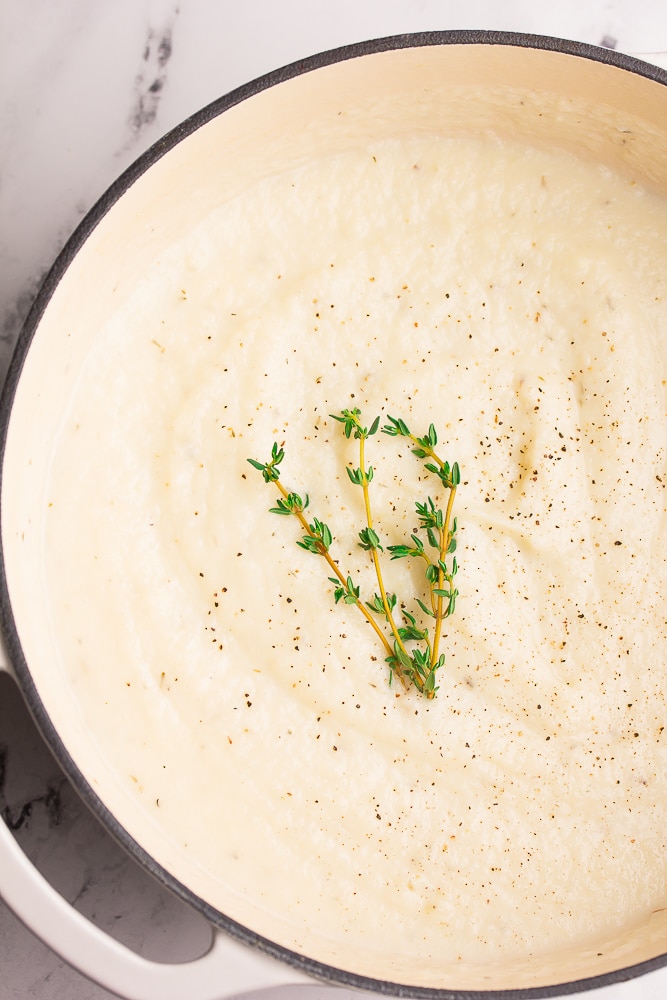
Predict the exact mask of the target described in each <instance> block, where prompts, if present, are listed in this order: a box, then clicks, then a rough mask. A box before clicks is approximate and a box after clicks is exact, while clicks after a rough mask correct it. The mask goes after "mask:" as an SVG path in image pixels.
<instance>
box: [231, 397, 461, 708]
mask: <svg viewBox="0 0 667 1000" xmlns="http://www.w3.org/2000/svg"><path fill="white" fill-rule="evenodd" d="M330 416H331V417H332V418H333V419H334V420H336V421H338V422H339V423H341V424H342V425H343V433H344V434H345V437H346V438H348V439H349V438H353V439H354V440H356V441H358V442H359V450H358V454H359V465H358V466H357V468H352V467H350V466H346V471H347V474H348V476H349V478H350V481H351V482H352V483H353V485H355V486H358V487H360V489H361V491H362V496H363V505H364V512H365V521H366V523H365V526H364V527H363V528H362V529H361V530H360V531H359V534H358V539H359V540H358V545H359V547H360V548H361V549H362V550H364V551H365V552H368V553H369V555H370V559H371V562H372V564H373V568H374V571H375V578H376V581H377V586H378V592H376V593H375V594H374V595H373V598H372V600H370V601H365V600H363V599H362V597H361V587H360V586H359V585H358V584H356V583H355V582H354V580H353V579H352V577H351V576H350V575H349V574H345V573H343V571H342V570H341V569H340V567H339V565H338V563H337V562H336V560H335V559H334V558H333V557H332V555H331V552H330V549H331V545H332V543H333V536H332V533H331V530H330V528H329V527H328V525H327V524H325V523H323V522H322V521H320V520H319V519H318V518H315V517H314V518H313V520H312V521H309V520H308V518H307V517H306V515H305V513H304V511H305V510H306V509H307V507H308V506H309V498H308V495H305V496H304V497H303V498H302V497H301V496H300V495H299V494H298V493H294V492H290V491H288V490H287V489H286V488H285V487H284V486H283V484H282V483H281V482H280V471H279V468H278V467H279V466H280V464H281V462H282V461H283V458H284V456H285V452H284V449H283V448H282V447H281V446H279V445H278V443H277V442H275V443H274V445H273V448H272V451H271V458H270V459H269V461H268V462H258V461H257V460H256V459H252V458H250V459H248V461H249V462H250V464H251V465H252V466H253V467H254V468H256V469H258V470H259V471H260V472H261V473H262V475H263V477H264V481H265V482H266V483H274V484H275V485H276V487H277V489H278V491H279V493H280V496H279V498H278V501H277V505H276V506H275V507H272V508H270V510H271V513H274V514H279V515H292V516H295V517H296V518H297V520H298V521H299V523H300V525H301V528H302V529H303V535H302V537H301V538H300V539H298V541H297V545H299V546H300V547H301V548H303V549H305V550H306V551H308V552H312V553H313V554H314V555H319V556H322V557H323V558H324V559H325V561H326V562H327V564H328V566H329V567H330V569H331V570H332V571H333V573H334V576H330V577H329V581H330V582H331V583H332V584H333V585H334V600H335V602H336V604H338V603H339V601H342V602H343V603H344V604H349V605H355V606H356V607H357V608H358V609H359V610H360V612H361V613H362V614H363V616H364V617H365V618H366V620H367V621H368V622H369V623H370V625H371V626H372V627H373V629H374V630H375V632H376V634H377V635H378V638H379V639H380V641H381V643H382V645H383V647H384V650H385V653H386V656H385V660H386V662H387V663H388V664H389V668H390V674H389V681H390V683H391V680H392V679H393V677H394V676H395V677H397V678H398V679H399V680H400V682H401V683H402V684H403V686H404V687H406V688H407V687H409V685H410V684H413V685H414V686H415V687H416V688H417V690H418V691H420V692H421V693H422V694H424V695H425V696H426V697H427V698H433V697H434V696H435V693H436V691H437V690H438V686H437V685H436V674H437V671H438V670H440V669H441V668H442V666H443V665H444V663H445V654H444V653H441V652H440V646H441V642H442V627H443V623H444V621H445V619H446V618H448V617H449V616H450V615H452V614H453V613H454V609H455V607H456V598H457V597H458V590H457V589H456V586H455V584H454V577H455V576H456V574H457V572H458V564H457V560H456V556H455V555H454V552H455V551H456V530H457V523H456V518H455V517H453V516H452V512H453V507H454V498H455V496H456V490H457V487H458V486H459V484H460V482H461V473H460V469H459V466H458V463H457V462H454V463H453V465H451V466H450V464H449V463H448V462H445V461H443V460H442V459H441V458H440V457H439V456H438V454H437V453H436V451H435V448H436V445H437V444H438V436H437V432H436V429H435V426H434V425H433V424H431V425H430V427H429V429H428V432H427V433H426V434H425V435H424V436H423V437H418V436H416V435H414V434H412V432H411V431H410V429H409V428H408V426H407V424H406V423H405V421H404V420H402V419H400V418H396V417H391V416H388V417H387V419H388V421H389V422H388V423H387V424H386V425H385V426H384V427H382V432H383V433H384V434H387V435H389V436H390V437H405V438H408V439H409V440H410V441H411V442H412V443H413V445H414V447H413V448H412V452H413V454H414V455H415V456H416V457H417V458H420V459H423V460H425V468H426V469H427V471H428V472H430V473H431V474H432V475H434V476H435V477H436V478H437V480H438V481H439V484H440V486H441V487H442V488H444V489H445V490H446V491H447V503H446V507H445V510H444V512H443V510H442V509H441V508H440V507H438V506H437V505H436V502H435V500H434V499H433V498H432V497H431V496H428V497H426V500H425V501H424V502H423V503H421V502H419V501H417V502H416V503H415V512H416V514H417V520H418V522H419V526H418V527H417V528H416V529H415V531H414V532H413V533H412V534H411V535H410V543H408V542H404V543H401V544H397V545H387V546H386V551H387V552H389V553H390V559H392V560H395V559H404V558H417V559H421V560H422V561H423V562H424V563H425V570H424V576H425V581H426V590H427V593H425V594H424V596H425V597H426V598H427V600H426V601H425V600H423V599H422V598H421V597H419V596H415V598H414V600H415V602H416V604H417V605H418V607H419V609H420V610H421V612H422V613H423V615H425V616H426V619H427V624H426V625H425V626H423V624H421V623H418V621H417V617H416V615H414V614H413V613H412V612H411V611H409V610H408V609H407V606H406V604H405V603H404V602H403V601H399V600H398V597H397V595H396V594H394V593H390V592H388V591H387V589H386V587H385V583H384V578H383V573H382V562H381V559H380V555H381V553H383V552H384V551H385V546H384V545H383V544H382V540H381V536H380V534H379V533H378V531H377V529H376V527H375V523H374V517H373V509H372V506H371V495H370V484H371V483H372V481H373V474H374V470H373V466H372V465H368V466H367V465H366V441H367V440H368V439H369V438H371V437H373V436H374V435H375V434H376V433H377V432H378V430H379V429H380V418H379V417H376V418H375V420H374V421H373V423H372V424H371V425H370V427H366V426H365V425H364V423H363V421H362V419H361V411H360V410H359V409H357V408H356V407H355V408H354V409H351V410H350V409H345V410H341V412H340V413H338V414H333V413H332V414H330ZM420 531H421V532H422V533H423V534H424V535H425V536H426V541H427V542H428V547H429V548H428V549H427V547H426V544H425V541H424V539H423V538H422V537H421V536H420V534H419V532H420ZM430 550H434V551H433V554H432V553H431V551H430ZM450 556H451V559H449V558H448V557H450ZM397 608H399V609H400V614H401V618H402V621H401V622H397V619H396V615H395V612H396V609H397ZM382 620H384V622H385V623H386V624H385V626H384V628H383V627H382V626H381V625H380V621H382ZM429 620H430V622H429Z"/></svg>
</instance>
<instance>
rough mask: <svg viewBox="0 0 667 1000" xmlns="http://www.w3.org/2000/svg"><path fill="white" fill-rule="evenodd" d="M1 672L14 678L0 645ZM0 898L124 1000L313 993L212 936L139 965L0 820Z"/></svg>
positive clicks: (251, 952)
mask: <svg viewBox="0 0 667 1000" xmlns="http://www.w3.org/2000/svg"><path fill="white" fill-rule="evenodd" d="M0 670H6V671H7V672H8V673H10V674H11V673H12V671H11V669H10V668H9V667H8V664H7V658H6V656H5V655H4V649H2V643H0ZM0 897H2V898H3V899H4V901H5V902H6V903H7V905H8V906H9V908H10V909H11V910H13V911H14V913H15V914H16V916H17V917H18V918H19V920H21V921H22V922H23V923H24V924H25V925H26V927H27V928H28V929H29V930H30V931H32V932H33V934H36V935H37V937H39V938H40V939H41V940H42V941H43V942H44V943H45V944H46V945H47V946H48V947H49V948H51V949H52V950H53V951H54V952H56V954H58V955H60V957H61V958H63V959H64V960H65V961H66V962H67V963H68V964H69V965H71V966H72V967H73V968H75V969H77V970H78V971H79V972H81V973H82V974H83V975H84V976H87V977H88V978H89V979H92V980H93V982H96V983H97V984H98V985H99V986H102V987H104V988H105V989H107V990H110V991H111V992H112V993H116V994H118V996H121V997H124V998H125V1000H183V998H184V997H188V998H189V1000H190V998H191V1000H226V998H228V997H231V996H233V995H234V994H239V993H245V992H248V991H251V990H259V989H267V988H269V987H274V986H297V985H301V986H303V985H311V986H312V985H314V982H315V981H314V980H313V979H311V978H310V977H307V976H306V975H304V974H303V973H301V972H299V971H297V970H296V969H292V968H290V967H289V966H287V965H283V964H282V963H280V962H278V961H277V960H276V959H273V958H271V957H270V956H268V955H265V954H263V953H262V952H260V951H258V950H256V949H254V948H250V947H248V946H246V945H244V944H241V943H240V942H238V941H236V940H234V939H233V938H231V937H230V936H229V935H227V934H224V933H222V932H221V931H217V930H216V931H214V934H213V943H212V945H211V948H210V950H209V951H208V952H207V953H206V954H205V955H203V956H202V957H201V958H197V959H195V960H194V961H191V962H184V963H182V964H178V965H174V964H163V963H161V962H153V961H149V960H148V959H145V958H142V957H141V956H139V955H137V954H136V953H135V952H133V951H131V950H130V949H129V948H126V947H125V945H122V944H120V943H119V942H118V941H116V940H115V939H114V938H111V937H109V935H108V934H106V933H105V932H104V931H103V930H101V929H100V928H98V927H97V926H96V925H95V924H93V923H91V922H90V921H89V920H88V919H87V918H86V917H84V916H83V914H81V913H79V912H78V910H75V909H74V907H73V906H71V905H70V904H69V903H68V902H67V901H66V900H65V899H64V898H63V897H62V896H61V895H60V893H58V892H56V890H55V889H54V888H53V887H52V886H51V885H50V884H49V883H48V882H47V880H46V879H45V878H44V877H43V876H42V875H41V873H40V872H38V871H37V869H36V868H35V867H34V865H33V864H32V863H31V861H30V860H29V859H28V858H27V857H26V855H25V854H24V853H23V851H22V850H21V848H20V846H19V845H18V843H17V842H16V840H15V838H14V836H13V835H12V833H11V831H10V830H9V828H8V827H7V825H6V823H4V822H3V821H2V820H0Z"/></svg>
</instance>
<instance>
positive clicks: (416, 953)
mask: <svg viewBox="0 0 667 1000" xmlns="http://www.w3.org/2000/svg"><path fill="white" fill-rule="evenodd" d="M666 293H667V204H666V203H665V200H664V199H663V198H660V197H658V196H657V195H655V194H652V193H651V192H649V191H647V190H645V189H643V188H641V187H640V186H639V185H637V184H635V183H634V182H633V181H632V179H631V177H624V178H621V177H618V176H615V175H613V174H611V173H610V172H608V171H607V170H605V169H603V168H602V167H599V166H597V165H594V164H586V163H582V162H579V161H578V160H576V159H574V158H572V157H570V156H569V155H568V154H565V153H563V154H560V153H548V152H546V151H541V150H537V149H530V148H527V147H526V146H524V145H521V146H519V145H517V146H516V147H515V146H513V145H512V144H506V143H501V142H500V141H496V140H494V139H493V138H480V139H479V140H474V139H467V140H466V139H460V140H451V141H450V140H446V139H440V138H435V137H430V138H429V137H424V138H421V139H414V140H410V141H408V140H395V141H386V142H383V143H378V144H374V145H373V146H372V147H369V148H364V149H360V150H358V151H356V152H349V153H346V154H345V155H342V156H340V157H337V158H331V159H329V160H326V161H324V162H319V163H317V164H316V165H311V166H305V167H302V168H300V169H299V170H297V171H294V172H292V173H289V174H288V175H281V176H276V177H273V178H271V179H269V180H266V181H263V182H261V183H259V184H255V185H254V186H253V187H252V188H251V189H250V190H249V191H248V192H246V194H245V195H244V196H242V197H239V198H237V199H235V200H233V201H231V202H229V203H227V204H224V205H222V206H221V207H220V208H219V209H218V210H217V211H216V212H215V213H214V214H213V215H211V216H210V217H209V218H207V220H206V221H205V223H204V224H202V225H200V226H198V227H197V228H196V230H195V231H194V232H193V233H192V234H191V236H190V237H189V238H188V239H187V240H186V241H184V242H183V243H181V244H179V245H177V246H174V247H172V248H171V249H170V250H169V251H168V252H165V254H164V255H163V256H162V257H161V258H160V259H159V260H157V261H156V262H155V266H154V268H153V269H152V271H151V272H150V273H149V274H147V275H146V278H145V281H144V282H143V284H142V286H141V287H140V288H139V290H138V292H137V293H136V295H135V296H134V297H133V299H132V301H131V302H129V303H127V304H125V305H123V306H122V307H121V308H120V309H119V310H118V312H117V313H116V314H115V315H114V316H113V317H112V318H111V319H110V320H109V322H108V325H107V326H106V328H105V329H103V330H101V331H99V333H98V334H97V335H96V336H95V338H94V346H93V348H92V349H91V353H90V356H89V358H88V361H87V365H86V368H85V373H84V377H82V378H81V380H80V384H79V387H78V390H77V392H76V394H75V396H74V398H73V400H72V404H71V407H70V409H69V412H68V413H67V417H66V420H65V422H64V423H63V426H62V429H61V433H60V436H59V445H58V449H57V452H56V454H55V456H54V461H53V469H52V477H51V482H50V487H49V488H50V494H49V497H48V503H49V504H50V508H49V516H50V520H49V529H48V538H47V542H48V560H49V561H48V572H49V579H50V587H51V617H52V623H53V624H52V627H53V630H54V632H55V633H56V634H57V636H58V643H59V648H60V662H59V663H56V664H54V670H58V671H61V672H62V673H63V675H66V676H67V678H68V683H69V684H71V686H72V690H73V691H74V692H75V694H76V698H77V699H78V711H79V713H80V718H81V721H82V725H87V724H88V723H92V720H94V725H95V727H96V733H97V735H96V740H97V744H98V746H99V750H100V759H106V760H107V761H108V762H111V763H109V764H108V767H109V769H110V770H111V771H112V772H113V774H114V775H115V780H116V783H117V785H118V786H119V787H120V788H122V789H123V794H126V795H128V796H132V797H134V798H136V799H137V800H139V801H140V802H141V807H142V810H143V812H144V814H146V815H147V816H148V817H149V819H148V820H147V822H148V823H149V825H150V827H151V829H152V830H153V831H154V834H153V835H152V836H153V840H152V843H153V846H154V853H155V855H156V857H157V859H158V861H160V862H161V863H162V864H164V865H165V867H167V868H169V869H170V870H172V871H174V872H175V874H176V875H177V876H178V877H180V878H182V879H183V880H184V881H186V882H187V883H188V884H189V885H190V886H191V887H192V888H193V889H194V891H196V892H197V893H198V894H199V895H200V896H202V897H203V898H205V899H206V901H207V902H209V903H210V904H212V905H213V906H214V907H217V908H219V909H222V910H223V911H224V912H226V913H228V914H229V915H230V916H232V917H234V918H236V919H239V920H241V921H248V922H250V921H254V922H255V924H256V925H257V926H258V928H259V930H260V932H261V933H266V934H267V935H268V936H273V937H274V938H275V939H277V940H279V941H280V943H282V944H285V945H287V946H288V947H290V948H294V949H295V950H297V951H304V952H306V953H309V952H310V951H311V950H312V942H313V941H314V940H315V939H316V938H317V940H318V941H325V942H328V945H327V948H328V951H326V958H327V960H330V961H332V962H335V963H337V964H339V965H342V966H343V967H345V964H346V962H347V955H348V954H349V953H350V948H351V947H352V946H354V948H355V949H357V950H362V951H364V952H365V953H367V954H368V955H369V956H370V958H369V959H368V962H367V963H366V966H365V967H364V965H363V962H360V960H359V957H358V955H355V960H354V964H355V968H357V970H358V971H361V972H362V973H363V972H370V973H371V974H374V975H378V974H379V973H382V978H387V979H391V978H399V977H400V975H401V974H402V970H403V968H408V967H413V966H415V965H416V966H418V967H419V966H421V967H423V968H424V969H425V970H428V969H429V968H430V967H431V966H434V967H435V965H436V964H437V965H438V966H439V967H442V966H443V965H444V964H446V963H450V962H451V963H476V962H481V963H486V962H492V961H494V960H496V959H498V958H499V957H501V956H502V957H503V958H508V959H517V960H518V959H522V958H525V957H527V956H535V955H540V954H543V953H545V952H547V951H549V950H551V949H563V948H568V947H570V946H571V945H573V944H574V943H576V942H582V941H583V942H584V943H585V942H587V941H589V942H591V947H592V948H594V947H595V941H597V940H598V939H603V938H605V937H612V936H613V935H614V934H615V933H616V932H620V931H621V930H622V929H623V928H626V927H628V926H631V925H633V924H635V923H639V922H640V921H643V920H644V919H645V918H647V916H648V915H649V914H650V913H651V912H652V911H654V910H656V909H658V908H660V907H662V906H664V905H666V900H665V876H666V870H665V864H666V859H667V852H666V850H665V837H666V831H667V787H666V785H667V774H666V772H665V744H666V743H667V735H666V734H665V732H664V726H665V723H666V720H667V711H666V708H665V681H666V674H667V668H666V656H665V633H666V630H667V567H666V559H665V553H666V551H667V546H666V541H667V540H666V538H665V527H666V524H665V486H666V485H667V462H666V447H667V419H666V399H665V378H666V373H665V360H664V359H665V338H666V337H667V300H666ZM353 406H357V407H359V409H360V410H361V411H362V415H363V417H364V419H365V421H366V423H367V424H370V423H371V422H372V420H373V419H374V417H375V416H380V418H381V422H382V423H385V422H386V417H387V415H392V416H395V417H400V418H402V419H403V420H405V421H406V423H407V424H409V426H410V428H411V429H412V430H413V431H414V432H415V433H417V434H419V435H422V434H425V433H426V431H427V428H428V427H429V425H430V424H431V423H433V424H434V425H435V427H436V429H437V431H438V435H439V444H438V452H439V453H440V454H441V457H442V458H444V459H447V460H449V461H458V463H459V464H460V467H461V472H462V482H461V485H460V487H459V490H458V494H457V497H456V509H455V513H456V515H457V517H458V551H457V556H458V562H459V572H458V576H457V585H458V589H459V592H460V596H459V599H458V603H457V607H456V611H455V614H454V615H453V616H452V617H451V618H449V619H448V620H447V621H446V622H445V626H444V629H443V639H442V645H441V649H442V651H443V652H444V653H445V656H446V662H445V665H444V666H443V667H442V669H441V670H440V672H439V674H438V681H439V690H438V692H437V696H436V697H435V698H434V699H433V700H431V701H429V700H427V699H425V698H424V697H422V696H421V695H420V694H419V693H418V692H416V691H415V690H414V688H412V689H410V690H408V691H405V690H404V689H403V688H402V687H401V685H400V684H397V683H394V684H392V685H391V686H390V685H389V683H388V670H387V666H386V664H385V663H384V656H385V653H384V651H383V649H382V647H381V645H380V643H379V642H378V640H377V637H376V636H375V634H374V632H373V631H372V629H371V628H370V627H369V625H368V624H367V623H366V622H365V621H364V619H363V618H362V616H361V615H360V614H359V612H358V610H357V609H356V608H354V607H352V606H345V605H343V604H342V603H339V604H338V605H336V604H335V603H334V598H333V588H332V585H331V584H330V583H329V582H328V580H327V577H328V576H329V575H330V573H329V572H328V570H327V567H326V566H325V565H324V562H323V560H322V559H321V558H319V557H317V556H313V555H311V554H309V553H308V552H305V551H303V549H301V548H299V547H298V546H297V545H296V541H297V539H298V538H299V537H300V534H301V533H300V530H299V526H298V524H297V523H296V521H295V520H294V519H292V518H280V517H277V516H276V515H275V514H272V513H269V510H268V508H269V507H271V506H274V505H275V502H276V499H277V493H276V491H275V488H274V487H272V486H270V485H266V484H265V483H264V482H263V481H262V477H261V475H260V474H259V473H258V472H257V471H256V470H254V469H253V468H251V466H250V465H249V464H248V461H247V459H248V458H256V459H259V460H262V461H265V460H266V459H267V458H268V456H269V455H270V451H271V446H272V444H273V442H274V441H277V442H278V443H279V444H283V445H284V448H285V459H284V461H283V464H282V466H281V469H282V481H283V482H284V483H285V486H286V487H288V488H289V489H294V490H296V491H298V492H301V493H302V494H305V493H307V494H308V495H309V497H310V508H309V513H311V512H312V514H313V515H314V516H317V517H319V518H321V519H322V520H325V521H326V522H327V523H328V524H329V526H330V528H331V530H332V533H333V536H334V542H333V545H332V554H333V555H334V557H335V558H336V559H337V560H338V561H339V562H340V565H341V569H342V570H343V571H344V572H345V573H347V572H350V573H351V574H352V575H353V576H354V578H355V580H356V581H357V582H358V583H359V584H360V585H361V587H362V594H363V596H365V597H366V598H367V599H369V600H370V599H372V596H373V592H374V590H375V589H377V588H376V584H375V581H374V577H373V570H372V566H371V564H370V561H369V557H368V554H367V553H365V552H364V551H362V550H361V549H360V548H359V546H358V545H357V533H358V531H359V530H360V528H362V527H363V524H364V521H363V508H362V505H361V494H360V491H359V489H358V487H356V486H354V485H353V484H352V483H351V482H350V479H349V477H348V475H347V474H346V471H345V467H346V466H352V467H355V466H356V465H357V464H358V458H357V452H356V447H357V446H356V443H355V442H354V440H352V439H350V440H346V438H345V436H344V435H343V433H342V430H341V426H340V425H339V424H337V423H336V422H335V421H334V420H332V418H331V417H330V414H332V413H337V412H339V411H340V410H341V409H342V408H345V407H353ZM367 459H368V463H369V464H372V465H373V467H374V470H375V475H374V479H373V483H372V499H373V503H374V513H375V520H376V526H377V529H378V531H379V532H381V535H382V539H383V541H384V543H385V544H397V543H400V542H402V541H404V540H406V539H409V536H410V533H411V532H412V531H414V529H415V528H416V526H417V519H416V515H415V506H414V505H415V501H424V499H425V497H426V495H428V494H429V493H430V494H432V495H434V496H438V494H437V490H436V488H435V485H434V482H433V479H432V477H430V476H429V474H428V473H427V472H425V471H424V467H423V462H420V461H419V460H418V459H417V458H415V457H414V456H412V455H411V454H410V452H409V448H408V447H407V446H406V443H405V442H403V441H401V440H400V439H392V438H390V437H387V436H385V435H381V434H378V435H376V436H375V437H373V438H372V439H371V440H370V441H369V442H368V444H367ZM439 498H440V500H441V501H442V493H440V494H439ZM417 563H418V560H413V561H409V562H408V561H396V562H391V563H389V562H386V563H385V565H386V577H387V584H388V586H389V587H390V589H392V590H395V591H396V592H397V593H399V595H400V596H401V597H402V598H404V599H405V600H406V603H407V606H408V608H409V609H410V610H412V611H414V612H415V614H418V613H419V609H418V606H417V605H416V604H415V603H414V600H413V598H414V596H418V597H422V598H424V596H425V590H424V579H423V569H422V568H420V566H419V565H417ZM96 766H97V765H95V764H93V763H92V762H91V764H90V768H91V772H90V774H89V778H90V780H91V781H92V782H93V784H94V785H97V781H98V775H97V773H96V772H95V767H96ZM130 833H132V834H133V835H135V834H136V831H135V830H133V829H132V828H130ZM374 955H375V956H376V958H373V956H374ZM377 956H380V958H377ZM360 966H361V967H360ZM424 977H425V978H424V981H425V982H426V983H428V982H429V979H428V973H427V972H425V973H424Z"/></svg>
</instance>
